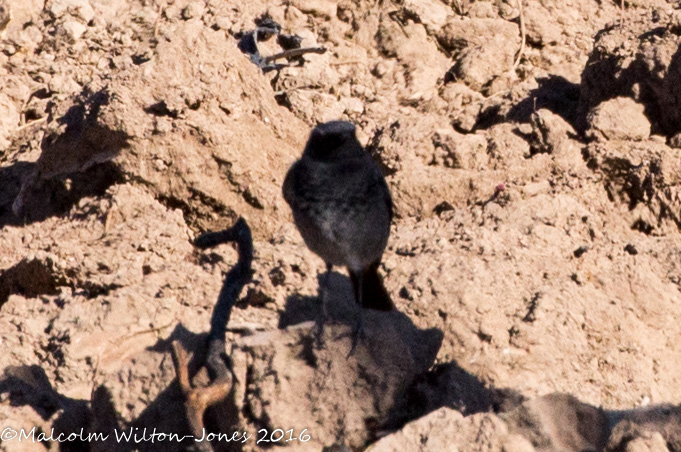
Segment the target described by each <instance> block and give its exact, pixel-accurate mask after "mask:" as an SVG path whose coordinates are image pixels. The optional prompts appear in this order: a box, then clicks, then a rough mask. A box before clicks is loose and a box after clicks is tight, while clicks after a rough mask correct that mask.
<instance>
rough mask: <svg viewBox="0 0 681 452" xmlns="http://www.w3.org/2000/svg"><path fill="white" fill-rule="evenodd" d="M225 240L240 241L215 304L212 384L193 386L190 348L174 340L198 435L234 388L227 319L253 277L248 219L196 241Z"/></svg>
mask: <svg viewBox="0 0 681 452" xmlns="http://www.w3.org/2000/svg"><path fill="white" fill-rule="evenodd" d="M226 242H236V243H237V244H238V247H239V259H238V261H237V263H236V265H235V266H234V267H232V269H230V271H229V272H227V275H225V281H224V283H223V284H222V289H221V290H220V295H219V296H218V301H217V303H216V304H215V307H214V308H213V315H212V317H211V326H210V332H209V333H208V353H207V355H206V361H205V364H204V365H205V367H206V369H207V370H208V374H209V376H210V378H211V384H210V385H208V386H205V387H197V388H194V387H192V384H191V379H190V375H189V358H188V357H187V351H186V350H185V348H184V347H183V346H182V344H180V343H179V342H177V341H174V342H173V364H174V366H175V374H176V375H177V381H178V383H179V385H180V388H181V390H182V394H183V395H184V400H185V401H184V407H185V412H186V416H187V421H188V422H189V426H190V428H191V430H192V433H193V434H194V436H195V437H197V438H201V437H202V436H203V432H204V423H203V415H204V413H205V412H206V409H208V408H209V407H210V406H212V405H214V404H216V403H218V402H219V401H221V400H223V399H224V398H225V397H226V396H227V395H228V394H229V392H230V391H231V390H232V386H233V383H234V376H233V374H232V369H231V361H230V359H229V357H228V356H227V355H226V353H225V345H226V344H225V341H226V334H227V322H228V321H229V317H230V315H231V312H232V307H233V306H234V303H236V300H237V299H238V297H239V294H240V293H241V290H242V289H243V288H244V286H245V285H246V284H247V283H248V281H249V280H250V277H251V264H252V262H253V238H252V236H251V230H250V228H249V227H248V224H247V223H246V221H245V220H244V219H243V218H239V219H238V220H237V222H236V223H235V224H234V226H232V227H231V228H229V229H225V230H224V231H220V232H212V233H206V234H203V235H202V236H200V237H199V238H198V239H197V240H196V241H195V245H196V246H197V247H199V248H209V247H213V246H216V245H219V244H221V243H226ZM193 450H198V451H201V452H209V451H212V450H213V448H212V446H211V445H210V444H209V443H208V442H205V441H204V442H196V443H194V444H193Z"/></svg>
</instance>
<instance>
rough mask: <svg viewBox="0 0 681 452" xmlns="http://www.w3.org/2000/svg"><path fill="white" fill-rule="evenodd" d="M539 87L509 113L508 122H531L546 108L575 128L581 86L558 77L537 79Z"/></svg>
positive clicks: (551, 76) (550, 76)
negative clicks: (537, 112)
mask: <svg viewBox="0 0 681 452" xmlns="http://www.w3.org/2000/svg"><path fill="white" fill-rule="evenodd" d="M537 83H539V86H538V87H537V88H535V89H533V90H532V91H530V93H529V95H528V96H527V98H525V99H524V100H522V101H521V102H518V103H517V104H516V105H514V106H513V107H512V108H511V110H510V111H509V113H508V115H507V117H506V120H511V121H516V122H529V120H530V116H532V113H534V112H535V111H537V110H540V109H542V108H546V109H547V110H550V111H551V112H553V113H555V114H557V115H558V116H560V117H561V118H563V119H564V120H565V121H566V122H568V123H569V124H570V125H571V126H573V127H574V126H575V121H576V120H577V107H578V106H579V85H578V84H576V83H571V82H569V81H568V80H567V79H565V78H563V77H561V76H558V75H549V76H548V77H544V78H539V79H537Z"/></svg>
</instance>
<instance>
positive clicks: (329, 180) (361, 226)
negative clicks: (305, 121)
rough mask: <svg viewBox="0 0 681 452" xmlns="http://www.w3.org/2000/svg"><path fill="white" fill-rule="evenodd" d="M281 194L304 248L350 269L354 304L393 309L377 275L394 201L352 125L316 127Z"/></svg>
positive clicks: (333, 123) (388, 230) (288, 176)
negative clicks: (302, 240)
mask: <svg viewBox="0 0 681 452" xmlns="http://www.w3.org/2000/svg"><path fill="white" fill-rule="evenodd" d="M283 194H284V199H285V200H286V202H287V203H288V204H289V205H290V206H291V210H292V212H293V218H294V221H295V223H296V226H297V227H298V230H299V231H300V234H301V235H302V236H303V239H304V240H305V243H306V245H307V246H308V247H309V248H310V249H311V250H312V251H313V252H314V253H315V254H317V255H318V256H319V257H321V258H322V259H323V260H324V261H325V262H326V263H327V266H332V265H340V266H344V267H347V268H348V270H349V272H350V278H351V280H352V282H353V287H354V289H355V298H356V300H357V301H358V302H361V304H362V305H363V306H364V307H367V308H373V309H380V310H390V309H393V304H392V301H391V300H390V297H389V296H388V293H387V291H386V290H385V288H384V286H383V283H382V281H381V279H380V276H379V275H378V272H377V270H378V265H379V263H380V261H381V257H382V255H383V251H384V250H385V247H386V244H387V242H388V236H389V234H390V222H391V220H392V215H393V211H392V198H391V196H390V190H389V189H388V185H387V184H386V182H385V178H384V177H383V174H382V173H381V170H380V169H379V167H378V165H377V164H376V163H375V162H374V160H373V159H372V158H371V156H370V155H369V153H368V152H367V151H366V150H365V149H364V148H363V147H362V145H361V144H360V143H359V141H358V140H357V136H356V134H355V126H354V125H352V124H350V123H349V122H345V121H331V122H327V123H324V124H321V125H319V126H317V127H315V128H314V129H313V130H312V133H311V134H310V138H309V139H308V142H307V144H306V145H305V149H304V151H303V155H302V157H301V158H300V160H298V161H297V162H295V163H294V164H293V166H291V168H290V169H289V171H288V174H287V175H286V180H285V181H284V187H283Z"/></svg>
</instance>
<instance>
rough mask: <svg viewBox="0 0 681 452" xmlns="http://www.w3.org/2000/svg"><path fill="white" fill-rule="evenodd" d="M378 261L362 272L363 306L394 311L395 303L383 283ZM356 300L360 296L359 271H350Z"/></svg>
mask: <svg viewBox="0 0 681 452" xmlns="http://www.w3.org/2000/svg"><path fill="white" fill-rule="evenodd" d="M378 264H379V263H378V262H374V263H373V264H371V265H370V266H369V267H368V268H367V269H366V270H364V272H363V273H362V307H364V308H369V309H376V310H378V311H392V310H393V309H395V304H394V303H393V301H392V300H391V299H390V295H389V294H388V291H387V290H386V288H385V286H384V285H383V279H382V278H381V276H380V275H379V274H378ZM350 279H351V280H352V288H353V290H354V292H355V300H358V296H359V273H355V272H353V271H350Z"/></svg>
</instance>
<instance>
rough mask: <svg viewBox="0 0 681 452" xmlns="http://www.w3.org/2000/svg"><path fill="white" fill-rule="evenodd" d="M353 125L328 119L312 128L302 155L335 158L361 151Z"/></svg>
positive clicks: (321, 158)
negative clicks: (328, 120)
mask: <svg viewBox="0 0 681 452" xmlns="http://www.w3.org/2000/svg"><path fill="white" fill-rule="evenodd" d="M355 130H356V129H355V126H354V125H353V124H351V123H349V122H347V121H330V122H325V123H323V124H319V125H318V126H317V127H315V128H314V129H312V133H310V138H308V140H307V144H306V145H305V150H304V151H303V155H304V156H308V157H310V158H313V159H315V160H335V159H338V158H344V157H350V156H354V155H357V154H358V153H361V152H363V149H362V145H361V144H360V143H359V141H358V140H357V135H356V134H355Z"/></svg>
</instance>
